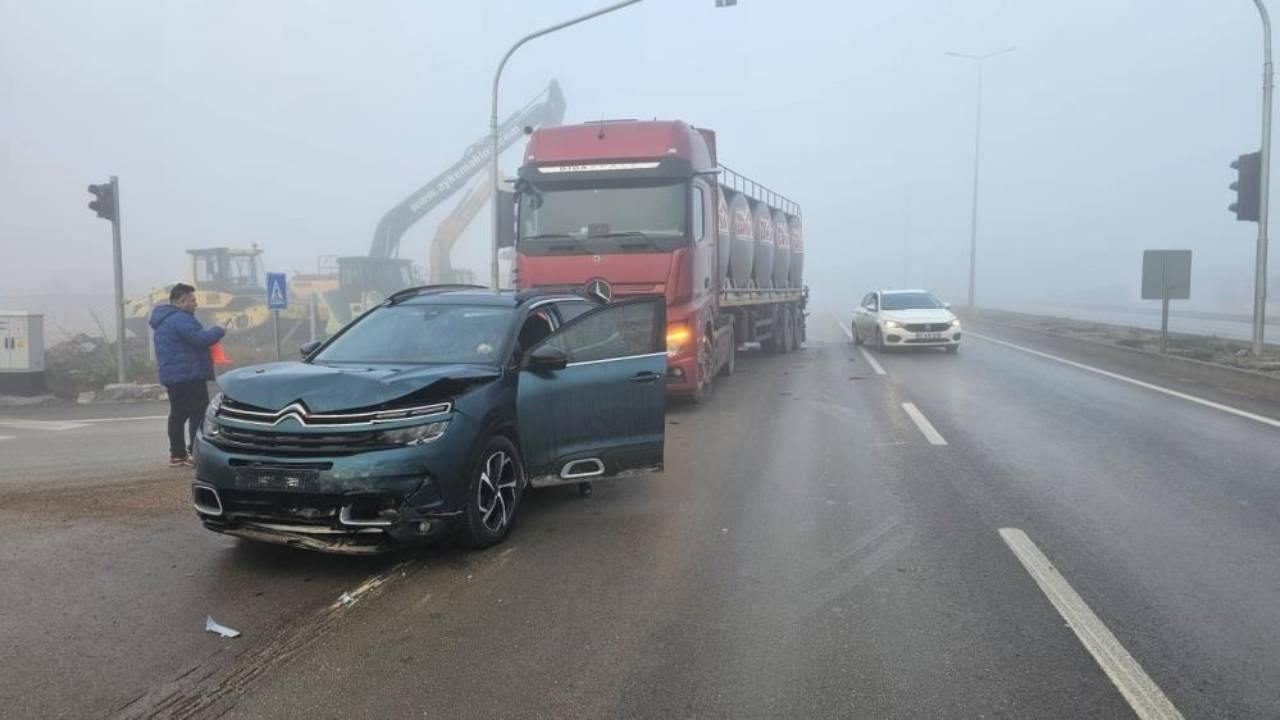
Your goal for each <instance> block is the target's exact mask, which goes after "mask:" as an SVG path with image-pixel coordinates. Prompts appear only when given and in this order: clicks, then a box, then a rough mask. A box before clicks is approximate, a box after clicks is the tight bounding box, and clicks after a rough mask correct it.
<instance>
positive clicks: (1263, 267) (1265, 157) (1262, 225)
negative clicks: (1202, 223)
mask: <svg viewBox="0 0 1280 720" xmlns="http://www.w3.org/2000/svg"><path fill="white" fill-rule="evenodd" d="M1253 2H1254V4H1255V5H1257V6H1258V14H1259V15H1260V16H1261V17H1262V158H1261V164H1262V172H1261V173H1260V175H1261V180H1260V181H1259V183H1258V192H1259V193H1260V194H1261V197H1259V199H1258V250H1257V257H1256V258H1255V260H1254V278H1253V354H1254V355H1255V356H1260V355H1262V351H1263V331H1264V328H1265V327H1266V316H1267V214H1268V213H1267V209H1268V206H1269V205H1270V200H1271V190H1270V186H1271V86H1272V84H1273V83H1272V67H1271V16H1270V14H1268V13H1267V6H1266V5H1265V4H1263V1H1262V0H1253Z"/></svg>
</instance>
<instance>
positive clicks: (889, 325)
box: [884, 320, 902, 330]
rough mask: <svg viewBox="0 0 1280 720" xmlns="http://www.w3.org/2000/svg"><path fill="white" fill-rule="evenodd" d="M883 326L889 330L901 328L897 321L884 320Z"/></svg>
mask: <svg viewBox="0 0 1280 720" xmlns="http://www.w3.org/2000/svg"><path fill="white" fill-rule="evenodd" d="M884 326H885V327H886V328H888V329H890V330H893V329H895V328H900V327H902V325H900V324H899V323H898V321H897V320H885V321H884Z"/></svg>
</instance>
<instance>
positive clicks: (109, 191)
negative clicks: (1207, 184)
mask: <svg viewBox="0 0 1280 720" xmlns="http://www.w3.org/2000/svg"><path fill="white" fill-rule="evenodd" d="M89 192H90V194H92V195H93V197H94V199H93V200H91V201H90V202H89V209H90V210H92V211H94V212H96V213H97V214H98V217H100V218H103V219H104V220H110V221H112V222H115V220H116V188H115V185H114V184H113V183H103V184H102V185H90V186H89Z"/></svg>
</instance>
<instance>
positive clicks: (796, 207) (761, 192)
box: [720, 165, 801, 217]
mask: <svg viewBox="0 0 1280 720" xmlns="http://www.w3.org/2000/svg"><path fill="white" fill-rule="evenodd" d="M720 170H721V177H720V184H721V185H723V186H725V187H727V188H729V189H730V190H732V191H734V192H736V193H741V194H743V195H746V196H747V197H749V198H751V199H752V200H755V201H756V202H761V203H764V204H766V205H769V206H770V207H776V208H778V209H779V210H781V211H783V212H785V213H787V214H788V215H795V216H796V217H800V216H801V212H800V203H797V202H795V201H794V200H792V199H790V198H788V197H787V196H785V195H782V194H781V193H776V192H774V191H772V190H770V189H769V188H767V187H765V186H763V185H761V184H760V183H758V182H756V181H755V180H752V179H751V178H749V177H747V176H745V175H742V174H740V173H737V172H735V171H733V170H731V169H729V168H728V167H727V166H725V165H721V166H720Z"/></svg>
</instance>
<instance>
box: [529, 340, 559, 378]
mask: <svg viewBox="0 0 1280 720" xmlns="http://www.w3.org/2000/svg"><path fill="white" fill-rule="evenodd" d="M568 364H569V356H568V355H566V354H565V352H564V351H563V350H561V349H560V348H558V347H552V346H550V345H539V346H538V347H537V348H534V350H533V352H531V353H529V355H528V357H527V358H526V359H525V361H524V366H525V367H527V368H529V369H530V370H540V371H543V372H551V371H553V370H563V369H564V368H565V366H566V365H568Z"/></svg>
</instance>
